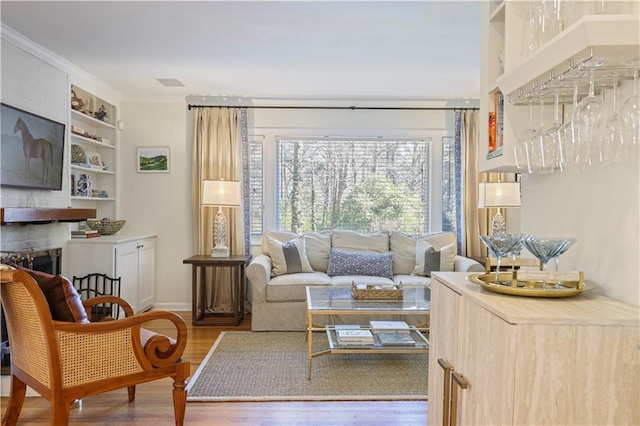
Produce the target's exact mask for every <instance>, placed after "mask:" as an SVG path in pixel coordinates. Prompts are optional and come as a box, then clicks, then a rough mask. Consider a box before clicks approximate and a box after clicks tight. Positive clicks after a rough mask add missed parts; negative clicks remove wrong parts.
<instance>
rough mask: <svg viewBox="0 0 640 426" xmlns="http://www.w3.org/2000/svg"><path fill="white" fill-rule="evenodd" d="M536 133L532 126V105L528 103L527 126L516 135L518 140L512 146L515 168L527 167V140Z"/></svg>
mask: <svg viewBox="0 0 640 426" xmlns="http://www.w3.org/2000/svg"><path fill="white" fill-rule="evenodd" d="M537 134H538V130H537V129H535V128H534V127H533V105H529V127H528V128H527V129H525V130H524V131H523V132H522V133H520V135H518V140H517V141H516V144H515V146H514V147H513V154H514V157H515V160H516V167H517V168H519V169H526V168H527V141H528V140H529V139H531V138H532V137H534V136H536V135H537Z"/></svg>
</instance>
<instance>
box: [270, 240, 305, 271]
mask: <svg viewBox="0 0 640 426" xmlns="http://www.w3.org/2000/svg"><path fill="white" fill-rule="evenodd" d="M266 240H267V246H268V247H269V255H270V256H271V262H272V265H273V270H272V272H273V275H274V276H278V275H284V274H294V273H297V272H313V269H312V268H311V265H310V264H309V260H308V259H307V251H306V249H305V244H304V237H298V238H294V239H293V240H290V241H287V242H285V243H283V242H280V241H278V240H276V239H275V238H271V237H267V238H266Z"/></svg>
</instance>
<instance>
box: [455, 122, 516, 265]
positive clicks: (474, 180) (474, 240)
mask: <svg viewBox="0 0 640 426" xmlns="http://www.w3.org/2000/svg"><path fill="white" fill-rule="evenodd" d="M478 117H479V112H478V111H463V114H462V141H463V146H464V149H465V153H466V154H465V156H464V158H465V169H464V170H465V173H464V179H465V182H464V217H465V219H466V220H465V225H466V226H465V239H466V250H467V251H466V256H468V257H476V258H484V257H486V256H487V248H486V246H485V245H484V244H482V242H481V241H480V235H488V233H489V232H490V230H491V218H493V216H494V215H495V214H496V213H497V212H498V209H495V208H492V209H479V208H478V186H479V185H478V184H479V183H480V182H515V174H507V173H479V170H478V155H479V152H480V131H479V125H478ZM503 214H504V212H503Z"/></svg>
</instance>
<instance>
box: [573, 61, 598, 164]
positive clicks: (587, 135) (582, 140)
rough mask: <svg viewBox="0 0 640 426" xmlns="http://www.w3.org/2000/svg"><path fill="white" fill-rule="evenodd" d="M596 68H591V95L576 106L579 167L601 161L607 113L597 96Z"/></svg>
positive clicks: (574, 127)
mask: <svg viewBox="0 0 640 426" xmlns="http://www.w3.org/2000/svg"><path fill="white" fill-rule="evenodd" d="M595 66H597V65H596V64H594V65H593V66H592V68H591V79H590V81H589V95H588V96H587V97H585V98H584V99H582V100H581V101H580V102H579V103H578V105H577V106H576V109H575V111H574V112H573V118H572V120H571V121H572V124H571V126H572V127H571V129H572V134H573V141H574V143H575V144H576V151H577V157H576V159H575V162H576V164H577V165H578V166H583V167H584V166H590V165H592V164H593V163H595V162H599V161H601V153H600V149H599V145H600V139H601V138H602V131H603V129H604V125H605V122H606V120H607V113H606V110H605V108H604V105H603V104H602V101H601V100H600V99H599V98H598V97H596V95H595Z"/></svg>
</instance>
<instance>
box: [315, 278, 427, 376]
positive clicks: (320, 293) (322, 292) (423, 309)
mask: <svg viewBox="0 0 640 426" xmlns="http://www.w3.org/2000/svg"><path fill="white" fill-rule="evenodd" d="M306 290H307V327H306V333H307V336H306V337H307V360H308V374H309V380H311V367H312V361H313V358H315V357H318V356H321V355H327V354H331V353H358V352H367V353H399V352H401V353H428V352H429V340H428V339H427V338H426V336H425V335H424V333H426V332H427V331H428V320H429V314H430V312H431V291H430V289H429V288H427V287H424V286H404V288H403V290H402V291H403V297H402V300H362V299H357V300H356V299H354V298H353V297H352V294H351V287H350V286H321V287H320V286H318V287H314V286H307V289H306ZM318 315H344V316H349V315H359V316H364V317H366V318H368V319H370V320H377V319H379V318H378V317H379V316H381V315H402V316H407V315H415V316H422V317H424V322H423V323H420V324H419V325H417V326H410V327H409V331H408V332H409V335H410V336H411V339H412V340H413V341H414V342H415V345H414V344H411V345H409V346H407V345H403V344H398V345H397V346H396V345H393V344H391V345H388V344H384V345H383V344H382V343H381V342H380V341H379V339H378V337H377V336H378V334H377V333H376V331H379V330H372V329H371V328H370V327H369V324H366V325H364V324H351V325H354V326H355V327H353V328H358V329H360V330H371V331H372V334H373V336H374V341H373V343H372V344H358V345H344V344H339V343H338V339H337V335H336V328H338V329H340V328H344V327H347V326H346V325H338V326H336V325H333V324H331V325H329V324H327V325H318V324H315V323H314V320H313V319H314V316H318ZM357 319H360V320H361V321H362V318H357ZM314 331H324V332H326V334H327V338H328V340H329V348H328V349H326V350H323V351H320V352H315V353H314V352H313V332H314ZM384 331H387V332H389V331H393V330H388V329H385V330H384ZM398 331H402V330H398ZM404 331H405V332H406V330H404Z"/></svg>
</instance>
